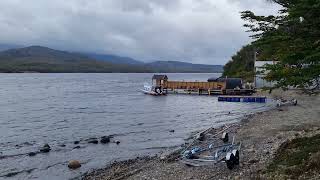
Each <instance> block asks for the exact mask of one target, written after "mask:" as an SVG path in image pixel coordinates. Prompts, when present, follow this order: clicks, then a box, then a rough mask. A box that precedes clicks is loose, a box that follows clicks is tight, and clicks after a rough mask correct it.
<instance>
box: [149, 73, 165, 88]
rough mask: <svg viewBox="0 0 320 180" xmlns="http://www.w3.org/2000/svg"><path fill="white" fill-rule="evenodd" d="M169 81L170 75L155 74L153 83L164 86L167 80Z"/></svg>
mask: <svg viewBox="0 0 320 180" xmlns="http://www.w3.org/2000/svg"><path fill="white" fill-rule="evenodd" d="M167 81H168V76H167V75H157V74H155V75H153V77H152V84H153V85H155V86H157V87H163V86H164V85H165V84H166V82H167Z"/></svg>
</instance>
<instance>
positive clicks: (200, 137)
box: [196, 133, 205, 141]
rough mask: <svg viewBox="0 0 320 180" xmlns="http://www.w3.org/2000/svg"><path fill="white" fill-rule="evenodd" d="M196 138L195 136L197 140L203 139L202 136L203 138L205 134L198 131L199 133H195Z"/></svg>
mask: <svg viewBox="0 0 320 180" xmlns="http://www.w3.org/2000/svg"><path fill="white" fill-rule="evenodd" d="M196 138H197V140H199V141H203V140H204V138H205V135H204V133H200V134H198V135H197V137H196Z"/></svg>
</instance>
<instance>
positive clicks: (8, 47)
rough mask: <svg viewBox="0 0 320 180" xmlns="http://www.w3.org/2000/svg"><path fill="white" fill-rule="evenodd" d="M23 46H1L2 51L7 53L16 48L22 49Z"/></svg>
mask: <svg viewBox="0 0 320 180" xmlns="http://www.w3.org/2000/svg"><path fill="white" fill-rule="evenodd" d="M22 47H23V46H21V45H15V44H0V51H5V50H9V49H14V48H22Z"/></svg>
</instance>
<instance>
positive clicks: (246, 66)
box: [223, 45, 255, 82]
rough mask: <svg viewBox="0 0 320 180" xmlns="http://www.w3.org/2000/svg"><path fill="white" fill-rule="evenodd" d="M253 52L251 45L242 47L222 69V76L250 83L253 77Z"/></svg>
mask: <svg viewBox="0 0 320 180" xmlns="http://www.w3.org/2000/svg"><path fill="white" fill-rule="evenodd" d="M254 52H255V51H254V47H253V45H247V46H244V47H242V48H241V49H240V51H238V52H237V54H235V55H234V56H232V58H231V60H230V61H229V62H228V63H227V64H226V65H225V66H224V67H223V70H224V72H223V76H228V77H237V78H243V79H244V80H247V81H251V82H252V81H253V77H254Z"/></svg>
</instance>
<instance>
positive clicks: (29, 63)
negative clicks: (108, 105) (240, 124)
mask: <svg viewBox="0 0 320 180" xmlns="http://www.w3.org/2000/svg"><path fill="white" fill-rule="evenodd" d="M0 65H1V66H0V72H29V71H34V72H71V73H73V72H104V73H108V72H111V73H112V72H124V73H125V72H137V73H141V72H154V73H165V72H168V73H170V72H185V73H188V72H192V73H201V72H203V73H204V72H206V73H210V72H212V73H215V72H222V70H223V68H222V67H223V66H222V65H203V64H192V63H187V62H180V61H155V62H151V63H145V62H142V61H138V60H135V59H133V58H129V57H121V56H116V55H106V54H105V55H103V54H93V53H79V52H68V51H62V50H55V49H51V48H48V47H44V46H36V45H35V46H29V47H23V48H15V49H8V50H5V51H1V52H0Z"/></svg>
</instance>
